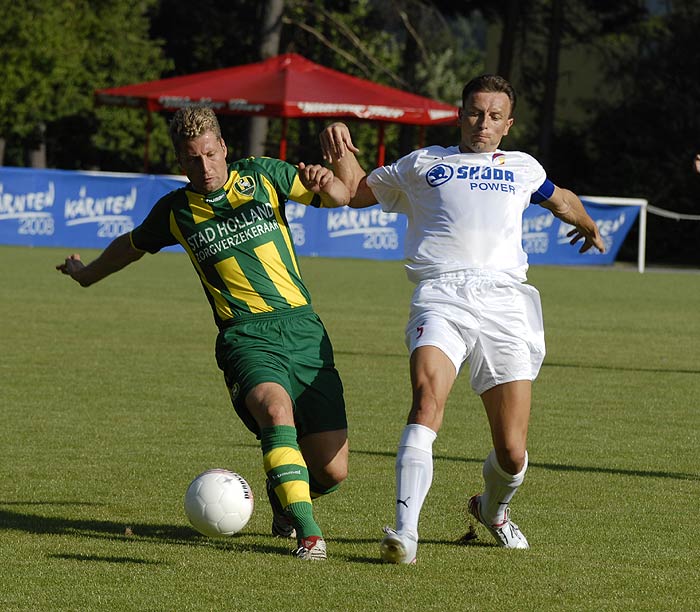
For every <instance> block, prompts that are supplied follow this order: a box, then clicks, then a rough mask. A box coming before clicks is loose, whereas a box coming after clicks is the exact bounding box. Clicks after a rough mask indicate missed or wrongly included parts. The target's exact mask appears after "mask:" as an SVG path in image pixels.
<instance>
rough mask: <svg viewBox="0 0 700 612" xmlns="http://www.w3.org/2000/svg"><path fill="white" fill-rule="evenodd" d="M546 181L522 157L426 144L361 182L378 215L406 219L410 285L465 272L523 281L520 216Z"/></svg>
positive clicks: (524, 256) (537, 168)
mask: <svg viewBox="0 0 700 612" xmlns="http://www.w3.org/2000/svg"><path fill="white" fill-rule="evenodd" d="M546 178H547V176H546V173H545V171H544V168H542V166H541V165H540V164H539V162H538V161H537V160H536V159H535V158H533V157H532V156H530V155H528V154H527V153H521V152H519V151H501V150H497V151H495V152H493V153H471V152H470V153H462V152H460V150H459V147H457V146H453V147H447V148H445V147H440V146H431V147H427V148H424V149H419V150H417V151H413V152H412V153H409V154H408V155H406V156H405V157H402V158H401V159H399V160H397V161H396V162H394V163H393V164H391V165H390V166H383V167H381V168H377V169H375V170H374V171H372V172H371V173H370V175H369V176H368V177H367V184H368V185H369V187H370V188H371V189H372V192H373V193H374V196H375V197H376V198H377V200H378V201H379V203H380V205H381V207H382V210H384V211H385V212H396V213H403V214H405V215H407V217H408V230H407V233H406V241H405V249H404V251H405V256H406V259H407V260H408V263H407V264H406V271H407V273H408V277H409V279H410V280H411V281H413V282H418V281H420V280H423V279H426V278H434V277H435V276H437V275H439V274H443V273H445V272H454V271H456V270H469V269H475V270H482V271H494V272H502V273H506V274H508V275H509V276H510V277H513V278H514V279H516V280H520V281H524V280H525V279H526V273H527V268H528V264H527V254H526V253H525V251H524V250H523V247H522V223H523V211H524V210H525V209H526V208H527V207H528V205H529V204H530V197H531V196H532V194H533V193H534V192H535V191H537V189H539V188H540V187H541V186H542V184H543V183H544V182H545V179H546Z"/></svg>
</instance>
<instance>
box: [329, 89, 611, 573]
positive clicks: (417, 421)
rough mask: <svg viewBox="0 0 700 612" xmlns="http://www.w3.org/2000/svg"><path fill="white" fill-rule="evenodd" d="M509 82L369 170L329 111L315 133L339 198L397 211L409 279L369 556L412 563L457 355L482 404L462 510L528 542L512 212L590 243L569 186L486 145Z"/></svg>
mask: <svg viewBox="0 0 700 612" xmlns="http://www.w3.org/2000/svg"><path fill="white" fill-rule="evenodd" d="M514 107H515V93H514V91H513V88H512V87H511V85H510V84H509V83H508V81H506V80H505V79H503V78H502V77H499V76H496V75H483V76H481V77H477V78H475V79H473V80H472V81H470V82H469V83H467V85H466V86H465V87H464V90H463V93H462V108H461V109H460V111H459V122H460V126H461V139H460V143H459V145H458V146H452V147H447V148H444V147H441V146H429V147H425V148H423V149H419V150H416V151H413V152H412V153H410V154H408V155H406V156H405V157H402V158H401V159H399V160H398V161H396V162H395V163H393V164H391V165H389V166H383V167H381V168H377V169H375V170H373V171H372V172H371V173H370V174H369V176H366V175H365V172H364V170H362V168H361V167H360V165H359V163H358V162H357V160H356V158H355V155H354V153H356V152H358V149H357V148H356V147H355V146H354V144H353V143H352V139H351V136H350V132H349V130H348V128H347V126H346V125H345V124H343V123H334V124H332V125H330V126H329V127H328V128H326V129H325V130H324V131H323V132H322V133H321V146H322V149H323V154H324V158H325V159H326V160H327V161H330V162H331V163H332V164H333V169H334V172H335V174H336V176H337V177H338V178H340V179H341V180H342V181H343V182H344V183H345V184H346V185H347V186H348V188H349V190H350V192H351V194H353V198H352V200H351V202H350V206H352V207H354V208H363V207H366V206H371V205H373V204H375V203H376V202H379V203H380V205H381V207H382V209H383V210H384V211H386V212H397V213H403V214H405V215H407V217H408V229H407V234H406V242H405V255H406V259H407V264H406V270H407V274H408V278H409V279H410V280H411V281H413V282H414V283H416V288H415V291H414V294H413V298H412V300H411V309H410V315H409V321H408V324H407V326H406V344H407V346H408V349H409V352H410V373H411V384H412V389H413V401H412V406H411V410H410V412H409V415H408V423H407V425H406V427H405V428H404V430H403V433H402V435H401V440H400V442H399V447H398V452H397V456H396V527H395V528H394V529H392V528H388V527H386V528H385V529H384V531H385V534H386V535H385V537H384V539H383V540H382V543H381V546H380V553H381V557H382V559H383V560H384V561H387V562H390V563H414V562H415V559H416V551H417V548H418V519H419V514H420V510H421V507H422V505H423V502H424V501H425V497H426V495H427V493H428V490H429V488H430V485H431V482H432V477H433V459H432V445H433V442H434V440H435V438H436V436H437V432H438V431H439V430H440V426H441V424H442V419H443V414H444V409H445V403H446V401H447V397H448V394H449V392H450V389H451V388H452V385H453V383H454V381H455V379H456V377H457V375H458V373H459V371H460V369H461V368H462V365H463V364H464V363H465V362H467V363H468V364H469V371H470V379H471V386H472V388H473V389H474V391H475V392H476V393H477V394H478V395H479V396H480V397H481V400H482V402H483V405H484V408H485V410H486V415H487V417H488V421H489V426H490V429H491V437H492V441H493V450H492V451H491V452H490V453H489V455H488V456H487V457H486V460H485V461H484V464H483V470H482V474H483V479H484V490H483V492H482V493H480V494H477V495H474V496H473V497H472V498H471V499H470V500H469V501H468V510H469V512H470V513H471V514H472V515H473V516H474V517H475V518H476V519H477V520H478V521H479V522H480V523H482V524H483V525H484V526H485V527H486V528H487V529H488V530H489V532H490V533H491V534H492V535H493V537H494V538H495V540H496V542H497V544H498V545H499V546H502V547H504V548H528V547H529V545H528V542H527V539H526V538H525V536H524V535H523V534H522V532H521V531H520V529H519V528H518V526H517V525H516V524H515V523H513V522H512V521H511V520H510V513H509V503H510V501H511V499H512V497H513V495H514V494H515V492H516V491H517V490H518V487H519V486H520V485H521V484H522V482H523V479H524V477H525V472H526V470H527V463H528V455H527V429H528V423H529V417H530V403H531V386H532V381H533V380H534V379H535V378H536V377H537V374H538V372H539V369H540V366H541V364H542V361H543V359H544V355H545V341H544V327H543V322H542V312H541V306H540V297H539V293H538V291H537V290H536V289H535V288H534V287H532V286H531V285H527V284H525V282H524V281H525V280H526V272H527V268H528V263H527V255H526V253H525V252H524V251H523V247H522V216H523V211H524V210H525V208H527V206H528V205H529V204H531V203H535V204H539V205H540V206H543V207H545V208H547V209H548V210H550V211H551V212H552V213H553V214H554V215H555V216H556V217H557V218H559V219H561V220H562V221H564V222H566V223H568V224H570V225H572V226H573V229H572V230H571V231H570V232H569V237H570V238H571V244H572V245H573V244H575V243H576V242H578V241H579V240H583V245H582V246H581V248H580V252H585V251H587V250H589V249H590V248H591V247H596V248H597V249H598V250H599V251H601V252H602V251H603V250H604V246H603V242H602V240H601V237H600V234H599V232H598V227H597V226H596V224H595V222H594V221H593V219H591V217H590V216H589V215H588V213H587V212H586V211H585V209H584V207H583V204H582V203H581V201H580V199H579V198H578V197H577V196H576V195H575V194H574V193H572V192H571V191H569V190H567V189H563V188H561V187H557V186H556V185H554V184H553V183H552V182H551V181H549V180H548V179H547V176H546V174H545V171H544V169H543V168H542V166H541V165H540V164H539V163H538V162H537V161H536V160H535V159H534V158H533V157H531V156H530V155H528V154H526V153H521V152H518V151H503V150H500V149H499V148H498V147H499V145H500V143H501V139H502V138H503V137H504V136H505V135H506V134H508V130H509V129H510V127H511V125H512V124H513V109H514Z"/></svg>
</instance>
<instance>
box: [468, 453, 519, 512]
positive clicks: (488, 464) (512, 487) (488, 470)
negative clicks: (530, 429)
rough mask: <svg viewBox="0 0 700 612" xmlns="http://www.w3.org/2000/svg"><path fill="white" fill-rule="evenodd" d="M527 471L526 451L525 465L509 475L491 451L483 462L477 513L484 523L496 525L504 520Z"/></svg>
mask: <svg viewBox="0 0 700 612" xmlns="http://www.w3.org/2000/svg"><path fill="white" fill-rule="evenodd" d="M526 471H527V451H525V465H523V469H522V470H520V472H518V473H517V474H509V473H508V472H506V471H504V470H503V468H502V467H501V466H500V465H499V464H498V459H496V451H495V450H491V452H490V453H489V456H488V457H486V461H484V467H483V470H482V474H483V476H484V483H485V488H484V492H483V493H482V494H481V506H480V508H479V512H480V513H481V518H482V519H483V520H484V522H486V523H490V524H491V525H498V524H499V523H502V522H503V521H504V520H505V513H506V508H508V504H509V503H510V500H511V499H513V495H515V493H516V491H517V490H518V487H519V486H520V485H521V484H523V480H524V479H525V472H526Z"/></svg>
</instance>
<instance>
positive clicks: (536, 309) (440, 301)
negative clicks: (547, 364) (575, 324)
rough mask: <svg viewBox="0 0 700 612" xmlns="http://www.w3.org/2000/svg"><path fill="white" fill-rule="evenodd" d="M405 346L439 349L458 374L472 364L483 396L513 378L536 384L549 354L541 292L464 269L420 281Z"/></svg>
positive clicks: (473, 381) (473, 382) (473, 376)
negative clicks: (545, 358)
mask: <svg viewBox="0 0 700 612" xmlns="http://www.w3.org/2000/svg"><path fill="white" fill-rule="evenodd" d="M406 346H407V347H408V350H409V352H411V353H412V352H413V351H414V350H415V349H416V348H418V347H419V346H435V347H437V348H439V349H440V350H441V351H442V352H443V353H445V355H447V356H448V357H449V358H450V360H451V361H452V363H453V364H454V366H455V370H456V372H457V373H459V371H460V369H461V368H462V365H463V364H464V362H465V361H466V362H467V363H468V364H469V370H470V380H471V386H472V389H474V391H475V392H476V393H477V394H478V395H481V394H482V393H483V392H484V391H487V390H488V389H490V388H491V387H495V386H496V385H500V384H503V383H506V382H512V381H514V380H535V378H537V374H538V373H539V371H540V367H541V366H542V362H543V360H544V356H545V342H544V324H543V321H542V305H541V303H540V294H539V292H538V291H537V289H535V288H534V287H533V286H531V285H525V284H523V283H521V282H518V281H515V280H513V279H511V278H510V277H508V276H507V275H505V274H500V273H491V272H479V271H476V273H475V271H473V270H469V271H465V272H454V273H449V274H443V275H441V276H440V277H438V278H434V279H429V280H424V281H421V282H420V283H419V284H418V286H417V287H416V289H415V291H414V293H413V299H412V300H411V311H410V315H409V320H408V324H407V325H406Z"/></svg>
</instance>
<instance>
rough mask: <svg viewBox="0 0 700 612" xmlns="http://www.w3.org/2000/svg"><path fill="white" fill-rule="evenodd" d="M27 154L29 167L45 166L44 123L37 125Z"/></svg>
mask: <svg viewBox="0 0 700 612" xmlns="http://www.w3.org/2000/svg"><path fill="white" fill-rule="evenodd" d="M28 156H29V166H30V168H46V124H44V123H40V124H39V125H38V126H37V128H36V130H35V138H34V139H33V141H32V145H31V149H30V150H29V155H28Z"/></svg>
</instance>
